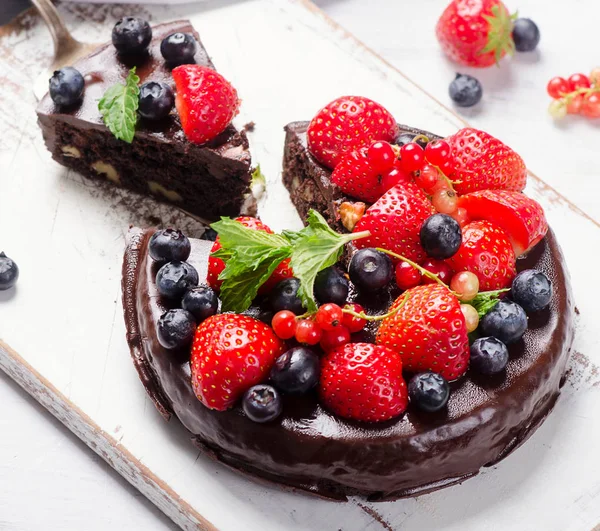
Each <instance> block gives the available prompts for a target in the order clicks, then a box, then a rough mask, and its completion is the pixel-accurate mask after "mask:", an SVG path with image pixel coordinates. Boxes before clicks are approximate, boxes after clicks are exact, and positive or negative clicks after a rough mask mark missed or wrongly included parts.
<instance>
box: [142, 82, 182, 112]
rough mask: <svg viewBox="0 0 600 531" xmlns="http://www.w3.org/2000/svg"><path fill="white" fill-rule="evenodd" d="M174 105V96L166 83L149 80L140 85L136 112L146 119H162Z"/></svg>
mask: <svg viewBox="0 0 600 531" xmlns="http://www.w3.org/2000/svg"><path fill="white" fill-rule="evenodd" d="M173 105H175V96H174V95H173V91H172V90H171V87H169V85H167V84H166V83H157V82H156V81H149V82H148V83H144V84H143V85H142V86H141V87H140V104H139V107H138V112H139V113H140V116H141V117H142V118H146V120H162V119H163V118H166V117H167V116H169V113H170V112H171V110H172V109H173Z"/></svg>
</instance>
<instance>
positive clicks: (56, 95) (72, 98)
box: [49, 66, 85, 107]
mask: <svg viewBox="0 0 600 531" xmlns="http://www.w3.org/2000/svg"><path fill="white" fill-rule="evenodd" d="M84 86H85V81H84V80H83V76H82V75H81V73H80V72H79V70H75V69H74V68H72V67H70V66H65V67H64V68H61V69H60V70H56V71H55V72H54V74H53V75H52V77H51V78H50V81H49V87H50V89H49V90H50V97H51V98H52V101H53V102H54V103H55V104H56V105H58V106H59V107H72V106H74V105H77V104H78V103H80V102H81V100H82V98H83V89H84Z"/></svg>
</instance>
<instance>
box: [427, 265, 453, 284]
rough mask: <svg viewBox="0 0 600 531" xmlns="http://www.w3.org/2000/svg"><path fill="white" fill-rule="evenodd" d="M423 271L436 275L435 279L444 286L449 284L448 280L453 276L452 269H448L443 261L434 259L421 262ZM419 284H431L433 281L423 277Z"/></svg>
mask: <svg viewBox="0 0 600 531" xmlns="http://www.w3.org/2000/svg"><path fill="white" fill-rule="evenodd" d="M423 269H426V270H427V271H429V272H430V273H433V274H434V275H437V277H438V278H439V279H440V280H441V281H442V282H443V283H444V284H450V279H451V278H452V275H454V271H453V269H452V267H450V266H449V265H448V264H447V263H446V262H444V261H443V260H435V259H432V260H426V261H425V262H423ZM421 282H422V283H423V284H433V283H434V282H435V281H434V280H433V279H432V278H429V277H427V276H423V277H422V278H421Z"/></svg>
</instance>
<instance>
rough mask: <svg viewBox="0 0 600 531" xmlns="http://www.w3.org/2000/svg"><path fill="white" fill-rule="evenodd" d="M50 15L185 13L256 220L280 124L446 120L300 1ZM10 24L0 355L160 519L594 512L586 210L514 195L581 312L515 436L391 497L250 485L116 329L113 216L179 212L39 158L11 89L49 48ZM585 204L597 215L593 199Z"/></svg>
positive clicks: (289, 222) (283, 211)
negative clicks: (442, 478)
mask: <svg viewBox="0 0 600 531" xmlns="http://www.w3.org/2000/svg"><path fill="white" fill-rule="evenodd" d="M61 10H62V12H63V14H64V16H65V18H66V19H67V22H68V24H69V25H70V27H73V28H74V30H75V34H76V36H77V37H79V38H81V39H82V40H90V41H101V40H106V38H107V36H108V35H109V32H110V28H111V27H112V25H113V23H114V21H115V19H116V18H118V17H120V16H122V15H123V14H124V13H125V12H127V13H129V12H135V13H141V14H143V15H144V16H147V17H149V18H151V19H152V21H153V22H158V21H162V20H170V19H175V18H180V17H187V18H190V19H191V20H192V22H193V24H194V25H195V26H196V28H197V29H198V30H199V32H200V34H201V36H202V38H203V41H204V43H205V45H206V47H207V49H208V50H209V53H210V54H211V55H212V57H213V59H214V62H215V64H217V66H218V68H219V70H220V71H221V72H223V74H224V75H225V76H226V77H228V78H229V79H231V80H232V82H233V83H234V84H235V86H236V87H237V88H238V91H239V93H240V94H241V96H242V98H243V107H242V115H241V116H240V117H239V122H240V123H245V122H247V121H250V120H253V121H255V122H256V124H257V128H256V130H255V132H254V133H253V134H252V135H251V143H252V150H253V155H254V159H255V161H256V162H260V164H261V166H262V168H263V171H264V172H265V174H266V175H267V177H268V179H269V196H268V198H267V200H266V202H265V204H264V205H263V209H262V216H263V218H264V219H265V221H266V222H267V223H268V224H270V225H271V226H273V228H284V227H295V226H298V225H299V220H298V219H297V217H296V216H295V214H294V213H293V209H292V208H291V206H290V203H289V199H288V198H287V196H286V194H285V191H284V189H283V187H282V186H281V184H280V183H279V174H280V165H281V154H282V146H283V133H282V127H283V125H284V124H285V123H287V122H289V121H292V120H297V119H307V118H309V117H311V116H312V115H313V114H314V112H315V110H316V109H318V108H319V107H320V106H321V105H322V104H323V103H325V102H327V101H329V100H330V99H333V98H334V97H336V96H339V95H340V94H343V93H357V94H364V95H366V96H369V97H372V98H373V99H375V100H378V101H381V102H382V103H383V104H384V105H386V107H388V108H389V109H390V110H391V111H392V112H393V113H394V115H395V116H396V117H397V118H398V120H399V121H402V122H404V123H409V124H413V125H415V126H418V127H422V128H424V129H429V130H432V131H436V132H439V133H441V134H446V133H450V132H452V131H454V130H455V129H456V128H457V127H460V126H461V125H462V123H461V121H460V120H459V119H458V118H457V117H456V116H455V115H453V114H452V113H451V112H449V111H448V110H446V109H444V108H443V107H442V106H440V105H439V104H438V103H437V102H435V101H434V100H432V99H431V98H430V97H429V96H427V95H426V94H425V93H423V92H422V91H421V90H420V89H419V88H418V87H416V86H415V85H414V84H412V83H411V82H410V81H409V80H407V79H406V78H405V77H404V76H403V75H402V74H400V73H399V72H397V71H395V70H393V69H392V68H391V67H389V65H387V64H385V63H384V62H383V61H381V60H380V59H379V58H377V57H375V56H374V55H372V54H371V52H369V51H368V50H367V49H366V48H364V47H362V46H361V45H360V44H359V43H357V42H356V41H355V40H354V39H352V38H351V37H350V36H348V35H347V34H345V32H344V31H343V30H341V29H340V28H337V27H335V26H334V25H332V24H331V23H330V22H329V21H328V20H326V19H325V18H324V17H323V16H322V15H321V14H320V13H319V12H318V11H317V10H315V9H313V8H312V7H311V5H310V4H308V3H305V2H302V1H300V0H248V1H245V2H233V1H229V2H222V1H221V2H219V1H216V0H215V1H213V2H207V3H205V4H199V5H195V6H178V7H176V8H175V7H172V8H160V7H152V8H150V7H148V8H139V7H132V6H130V7H122V6H112V7H106V6H105V7H98V6H77V5H65V6H62V7H61ZM21 22H22V23H21V25H20V26H19V27H14V28H13V29H12V30H11V31H10V32H7V31H5V32H2V33H0V78H1V79H2V80H3V82H2V93H1V94H0V105H1V106H0V245H1V246H2V247H3V248H4V249H5V250H6V251H7V253H9V254H10V255H11V256H12V257H13V258H15V260H17V261H18V263H19V265H20V267H21V280H20V282H19V285H18V289H17V290H16V291H14V292H10V293H2V294H0V338H1V339H2V341H3V342H4V344H3V345H2V346H1V347H0V366H1V367H2V368H3V369H4V370H5V371H6V372H7V373H9V374H10V375H11V376H12V377H13V378H14V379H15V380H17V382H19V383H20V384H21V385H22V386H23V387H24V388H25V389H27V390H28V391H29V392H30V393H31V394H32V395H33V396H35V397H36V398H37V399H38V400H39V401H40V402H41V403H42V404H43V405H44V406H45V407H47V408H48V409H49V410H50V411H51V412H52V413H53V414H54V415H55V416H57V417H58V418H59V419H60V420H61V421H62V422H64V423H65V424H66V425H67V426H68V427H69V428H70V429H71V430H73V431H74V432H75V433H76V434H77V435H78V436H79V437H80V438H81V439H82V440H83V441H84V442H86V443H87V444H88V445H89V446H90V447H91V448H92V449H94V450H95V451H96V452H98V453H99V454H100V455H101V456H102V457H104V458H105V459H106V460H107V461H108V462H109V464H111V465H112V466H113V467H114V468H115V469H116V470H117V471H119V472H120V473H121V474H122V475H123V476H125V477H126V478H127V479H128V480H129V481H130V482H131V483H132V484H134V485H135V486H136V487H137V488H139V489H140V491H141V492H143V493H144V494H145V495H146V496H148V497H149V498H150V499H151V500H152V501H154V503H156V504H157V505H158V506H159V508H160V509H161V510H163V511H164V512H165V513H167V514H168V515H169V516H170V517H171V518H172V519H173V520H174V521H175V522H176V523H178V524H179V525H180V526H181V527H183V528H185V529H196V528H198V527H199V528H201V529H211V528H213V527H214V528H217V529H220V530H238V529H249V530H254V529H257V530H258V529H261V530H263V529H264V530H279V529H292V528H293V529H305V530H337V529H343V530H345V531H346V530H359V529H367V530H381V529H387V530H389V529H400V528H402V529H434V528H435V529H448V530H454V529H457V530H458V529H473V530H475V529H476V530H495V529H505V528H509V529H523V530H525V529H548V530H565V529H567V530H589V529H591V528H592V527H594V525H596V524H598V523H599V522H600V503H599V498H600V479H598V477H597V474H596V471H597V470H598V469H599V468H600V454H599V453H598V452H596V451H595V441H596V440H597V437H598V436H599V435H600V419H599V418H598V416H597V415H595V414H594V405H595V404H596V403H597V401H598V399H599V398H600V373H599V372H598V367H597V365H598V364H600V349H599V348H598V347H599V342H598V339H597V336H596V334H595V330H594V325H595V320H596V318H597V315H598V312H597V310H596V303H595V301H594V294H595V293H596V292H597V290H595V289H593V288H592V286H593V284H592V283H593V282H594V279H595V274H596V268H595V261H596V260H597V258H598V252H597V251H596V249H595V248H594V247H595V245H594V244H595V242H597V241H598V237H599V236H600V227H599V225H598V223H597V221H594V219H592V218H590V217H586V216H585V215H583V214H582V212H581V211H580V210H579V209H578V208H577V207H576V206H574V205H572V204H570V203H568V202H567V201H566V200H564V199H563V198H562V197H561V196H559V195H557V194H556V193H555V192H554V191H553V190H552V189H550V188H548V187H547V186H546V185H545V184H544V183H543V182H542V181H539V180H537V179H532V180H531V182H530V186H529V193H530V194H531V195H532V196H533V197H535V198H536V199H538V200H540V201H541V202H542V204H543V205H544V206H545V208H546V210H547V215H548V217H549V220H550V222H551V224H552V226H553V227H554V229H555V231H556V232H557V234H558V237H559V239H560V241H561V242H562V245H563V249H564V251H565V254H566V256H567V262H568V265H569V267H570V270H571V274H572V277H573V287H574V294H575V297H576V301H577V305H578V308H579V310H580V313H581V315H580V318H579V323H578V333H577V337H576V343H575V346H574V350H575V353H574V356H573V360H572V363H571V376H570V378H569V383H568V385H567V386H566V387H565V390H564V393H563V396H562V397H561V399H560V400H559V402H558V405H557V407H556V409H555V411H554V413H553V414H552V415H551V417H550V418H549V419H548V421H547V422H546V423H545V424H544V425H543V426H542V428H540V430H539V431H538V432H537V433H536V434H535V435H534V436H533V437H532V439H531V440H530V441H529V442H528V443H527V444H526V445H525V446H524V447H522V448H521V449H519V450H518V451H517V452H515V453H514V454H513V455H511V456H510V457H509V458H507V459H506V460H505V461H503V462H502V463H501V464H500V465H498V466H496V467H493V469H489V470H485V471H484V472H483V473H482V474H481V475H480V476H478V477H477V478H475V479H472V480H469V481H468V482H466V483H465V484H463V485H462V486H459V487H453V488H451V489H447V490H444V491H440V492H438V493H434V494H431V495H427V496H423V497H420V498H417V499H411V500H403V501H398V502H388V503H382V504H369V503H364V502H361V501H360V500H352V501H351V502H349V503H347V504H336V503H332V502H326V501H321V500H316V499H313V498H310V497H308V496H305V495H298V494H291V493H287V492H283V491H281V490H279V489H276V488H270V487H265V486H262V485H258V484H256V483H254V482H253V481H251V480H248V479H245V478H242V477H240V476H239V475H237V474H236V473H234V472H230V471H229V470H227V469H225V468H223V467H222V466H220V465H218V464H214V463H212V462H211V461H209V460H208V459H206V458H205V457H204V456H202V455H201V454H199V453H198V452H197V451H196V450H195V449H194V448H193V447H192V446H191V444H190V442H189V440H188V436H187V433H186V432H185V430H183V428H182V427H181V426H180V425H179V424H178V423H177V422H176V421H172V422H170V423H168V424H167V423H165V422H163V421H162V419H161V417H160V416H159V415H158V413H157V412H156V411H155V410H154V408H153V406H152V404H151V403H150V401H149V400H148V399H147V398H146V396H145V393H144V391H143V389H142V387H141V384H140V383H139V381H138V379H137V375H136V373H135V370H134V369H133V366H132V364H131V362H130V359H129V353H128V349H127V345H126V343H125V339H124V338H125V332H124V325H123V319H122V311H121V304H120V262H121V258H122V251H123V245H124V234H125V232H126V229H127V226H128V225H129V224H130V223H134V224H147V223H148V222H149V216H150V215H155V216H158V217H161V218H163V219H165V220H166V221H167V222H174V223H178V224H181V225H184V226H185V228H187V229H188V231H190V232H191V233H193V232H194V231H195V230H197V229H198V227H197V225H196V224H195V222H193V221H191V220H186V219H184V218H183V217H182V216H181V215H179V214H178V213H176V212H173V211H172V210H171V209H169V208H167V207H159V206H157V205H156V204H155V203H153V202H151V201H149V200H142V199H138V198H132V196H130V195H128V194H125V193H114V192H107V191H105V190H104V189H102V188H99V187H98V186H96V185H94V184H92V183H89V182H88V181H84V180H83V179H82V178H81V177H80V176H78V175H76V174H73V173H72V172H67V171H65V170H64V169H62V168H61V167H59V166H58V165H57V164H55V163H54V162H53V161H52V160H51V159H50V156H49V154H48V153H47V152H46V151H45V148H44V146H43V143H42V141H41V135H40V134H39V131H38V130H37V127H36V124H35V115H34V112H33V109H34V105H35V102H34V99H33V96H32V94H31V93H30V91H29V87H30V86H31V80H32V79H34V78H35V76H36V75H37V73H38V71H39V70H40V67H41V65H42V64H44V63H45V62H46V61H48V60H49V54H50V49H51V48H50V41H49V37H48V34H47V32H46V30H45V29H44V28H43V26H42V25H41V23H40V22H39V21H38V20H37V19H34V18H31V17H29V18H26V19H24V20H22V21H21ZM132 207H133V208H132ZM592 215H593V216H595V217H596V219H600V208H599V209H598V210H597V211H596V212H592ZM8 345H10V347H9V346H8ZM17 353H18V354H17Z"/></svg>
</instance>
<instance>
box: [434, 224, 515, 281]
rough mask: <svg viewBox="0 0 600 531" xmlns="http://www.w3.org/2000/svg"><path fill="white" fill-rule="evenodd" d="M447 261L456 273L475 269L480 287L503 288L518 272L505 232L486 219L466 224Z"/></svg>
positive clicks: (473, 271) (513, 253)
mask: <svg viewBox="0 0 600 531" xmlns="http://www.w3.org/2000/svg"><path fill="white" fill-rule="evenodd" d="M446 262H448V263H449V264H450V267H452V269H454V271H456V272H457V273H458V272H459V271H471V272H472V273H475V274H476V275H477V278H478V279H479V289H480V291H488V290H497V289H503V288H506V287H508V286H510V283H511V282H512V280H513V278H515V275H516V274H517V271H516V263H515V252H514V251H513V248H512V245H511V243H510V239H509V237H508V234H507V232H506V231H505V230H504V229H501V228H500V227H498V226H496V225H493V224H492V223H490V222H489V221H472V222H471V223H469V224H468V225H465V226H464V227H463V229H462V243H461V245H460V247H459V249H458V251H457V252H456V254H455V255H454V256H452V257H451V258H448V259H447V260H446Z"/></svg>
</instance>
